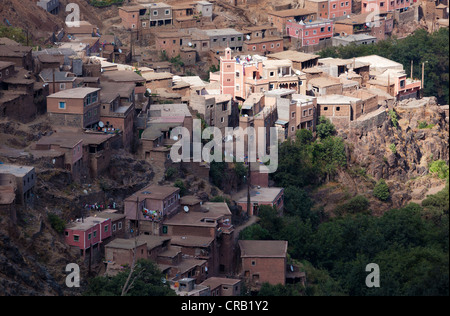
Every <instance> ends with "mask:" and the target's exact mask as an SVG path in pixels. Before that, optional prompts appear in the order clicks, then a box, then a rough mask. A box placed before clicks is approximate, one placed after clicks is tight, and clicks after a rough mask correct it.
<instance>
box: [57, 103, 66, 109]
mask: <svg viewBox="0 0 450 316" xmlns="http://www.w3.org/2000/svg"><path fill="white" fill-rule="evenodd" d="M58 108H59V109H61V110H65V109H66V102H59V106H58Z"/></svg>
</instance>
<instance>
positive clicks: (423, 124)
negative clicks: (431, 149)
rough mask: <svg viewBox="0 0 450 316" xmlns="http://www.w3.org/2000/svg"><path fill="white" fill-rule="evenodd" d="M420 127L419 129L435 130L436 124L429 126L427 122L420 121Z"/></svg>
mask: <svg viewBox="0 0 450 316" xmlns="http://www.w3.org/2000/svg"><path fill="white" fill-rule="evenodd" d="M418 123H419V125H418V127H419V129H424V128H429V129H430V128H433V126H434V124H428V123H427V121H418Z"/></svg>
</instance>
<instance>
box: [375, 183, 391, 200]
mask: <svg viewBox="0 0 450 316" xmlns="http://www.w3.org/2000/svg"><path fill="white" fill-rule="evenodd" d="M373 196H374V197H376V198H377V199H379V200H381V201H387V200H388V199H389V197H390V193H389V187H388V185H387V184H386V181H384V179H380V181H378V182H377V184H376V185H375V187H374V188H373Z"/></svg>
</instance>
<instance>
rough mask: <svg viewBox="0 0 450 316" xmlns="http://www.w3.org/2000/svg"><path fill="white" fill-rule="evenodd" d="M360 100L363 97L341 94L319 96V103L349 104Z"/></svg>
mask: <svg viewBox="0 0 450 316" xmlns="http://www.w3.org/2000/svg"><path fill="white" fill-rule="evenodd" d="M358 101H361V99H358V98H353V97H349V96H345V95H340V94H330V95H322V96H318V97H317V104H349V103H351V102H358Z"/></svg>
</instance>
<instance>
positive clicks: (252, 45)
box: [243, 36, 284, 55]
mask: <svg viewBox="0 0 450 316" xmlns="http://www.w3.org/2000/svg"><path fill="white" fill-rule="evenodd" d="M283 49H284V44H283V38H281V37H275V36H274V37H264V38H263V37H260V38H258V37H256V38H253V39H247V40H245V41H244V45H243V51H244V52H248V53H256V54H262V55H266V54H272V53H277V52H282V51H283Z"/></svg>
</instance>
